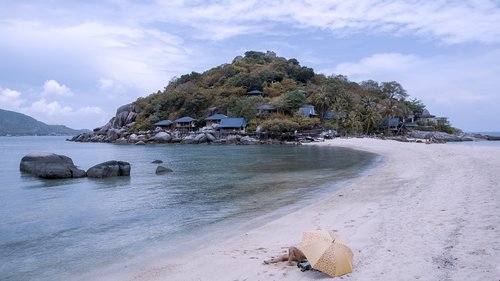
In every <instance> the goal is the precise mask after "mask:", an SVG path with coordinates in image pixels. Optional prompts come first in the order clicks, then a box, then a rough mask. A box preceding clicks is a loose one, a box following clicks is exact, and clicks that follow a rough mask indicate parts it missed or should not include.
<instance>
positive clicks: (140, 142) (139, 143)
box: [135, 141, 146, 145]
mask: <svg viewBox="0 0 500 281" xmlns="http://www.w3.org/2000/svg"><path fill="white" fill-rule="evenodd" d="M145 144H146V143H145V142H144V141H138V142H136V143H135V145H145Z"/></svg>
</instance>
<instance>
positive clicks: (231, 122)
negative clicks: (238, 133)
mask: <svg viewBox="0 0 500 281" xmlns="http://www.w3.org/2000/svg"><path fill="white" fill-rule="evenodd" d="M246 126H247V120H246V119H245V118H225V119H222V120H221V121H220V124H219V127H220V128H242V127H246Z"/></svg>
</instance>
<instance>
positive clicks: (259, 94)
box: [246, 90, 263, 96]
mask: <svg viewBox="0 0 500 281" xmlns="http://www.w3.org/2000/svg"><path fill="white" fill-rule="evenodd" d="M262 94H263V93H262V92H261V91H259V90H252V91H248V92H247V93H246V95H247V96H262Z"/></svg>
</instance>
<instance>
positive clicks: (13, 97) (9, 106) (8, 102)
mask: <svg viewBox="0 0 500 281" xmlns="http://www.w3.org/2000/svg"><path fill="white" fill-rule="evenodd" d="M23 103H24V99H22V98H21V93H20V92H18V91H15V90H11V89H8V88H6V89H4V88H2V87H0V108H1V109H6V110H13V111H16V110H18V109H19V108H20V106H21V105H22V104H23Z"/></svg>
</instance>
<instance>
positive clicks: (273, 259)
mask: <svg viewBox="0 0 500 281" xmlns="http://www.w3.org/2000/svg"><path fill="white" fill-rule="evenodd" d="M287 260H288V255H281V256H278V257H275V258H272V259H269V260H265V261H264V264H270V263H277V262H282V261H287Z"/></svg>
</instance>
